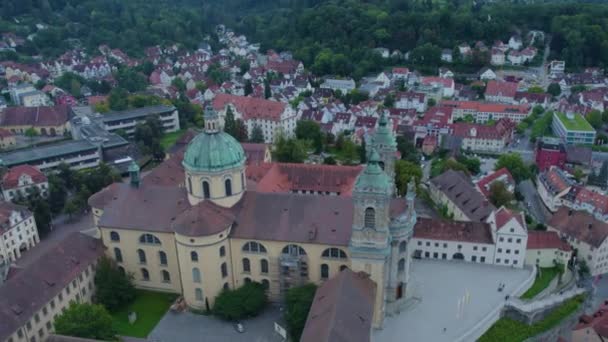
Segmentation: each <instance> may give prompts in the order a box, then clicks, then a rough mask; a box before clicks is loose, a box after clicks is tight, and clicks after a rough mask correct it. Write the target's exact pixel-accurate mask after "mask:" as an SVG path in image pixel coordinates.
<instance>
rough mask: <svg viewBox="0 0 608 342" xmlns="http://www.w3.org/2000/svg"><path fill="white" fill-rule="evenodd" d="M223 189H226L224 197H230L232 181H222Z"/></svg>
mask: <svg viewBox="0 0 608 342" xmlns="http://www.w3.org/2000/svg"><path fill="white" fill-rule="evenodd" d="M224 187H225V188H226V196H232V181H231V180H230V179H226V180H225V181H224Z"/></svg>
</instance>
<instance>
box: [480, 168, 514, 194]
mask: <svg viewBox="0 0 608 342" xmlns="http://www.w3.org/2000/svg"><path fill="white" fill-rule="evenodd" d="M496 181H499V182H503V183H505V185H512V186H515V180H514V179H513V176H512V175H511V173H510V172H509V170H507V168H506V167H503V168H502V169H500V170H498V171H495V172H492V173H490V174H489V175H487V176H485V177H483V178H482V179H480V180H479V181H478V182H477V189H479V191H481V193H482V194H484V196H486V198H488V197H490V186H491V185H492V183H494V182H496Z"/></svg>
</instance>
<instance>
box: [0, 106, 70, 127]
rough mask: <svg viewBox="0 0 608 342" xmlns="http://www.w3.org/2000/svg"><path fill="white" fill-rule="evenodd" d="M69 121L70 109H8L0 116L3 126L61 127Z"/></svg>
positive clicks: (57, 107) (60, 107)
mask: <svg viewBox="0 0 608 342" xmlns="http://www.w3.org/2000/svg"><path fill="white" fill-rule="evenodd" d="M68 119H69V114H68V107H67V106H66V105H57V106H54V107H8V108H6V109H5V110H4V112H3V113H2V114H1V115H0V125H2V126H5V127H6V126H9V127H10V126H35V127H46V126H61V125H64V124H65V123H66V122H67V121H68Z"/></svg>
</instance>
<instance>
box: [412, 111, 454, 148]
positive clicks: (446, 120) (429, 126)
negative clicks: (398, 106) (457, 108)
mask: <svg viewBox="0 0 608 342" xmlns="http://www.w3.org/2000/svg"><path fill="white" fill-rule="evenodd" d="M450 124H452V108H448V107H441V106H435V107H431V108H430V109H429V110H427V111H426V113H424V116H423V117H422V118H420V119H417V120H414V122H413V123H412V126H413V127H414V132H415V133H414V141H415V144H416V146H420V147H421V146H422V143H423V141H424V138H426V137H427V136H429V135H430V136H440V137H442V136H445V135H447V134H448V133H449V132H450Z"/></svg>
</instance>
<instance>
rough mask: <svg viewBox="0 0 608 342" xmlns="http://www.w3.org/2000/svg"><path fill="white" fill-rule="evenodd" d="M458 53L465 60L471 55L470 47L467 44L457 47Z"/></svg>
mask: <svg viewBox="0 0 608 342" xmlns="http://www.w3.org/2000/svg"><path fill="white" fill-rule="evenodd" d="M458 53H460V56H461V57H463V58H467V57H469V56H470V55H471V54H472V53H473V51H472V50H471V46H469V44H467V43H463V44H460V45H458Z"/></svg>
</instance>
